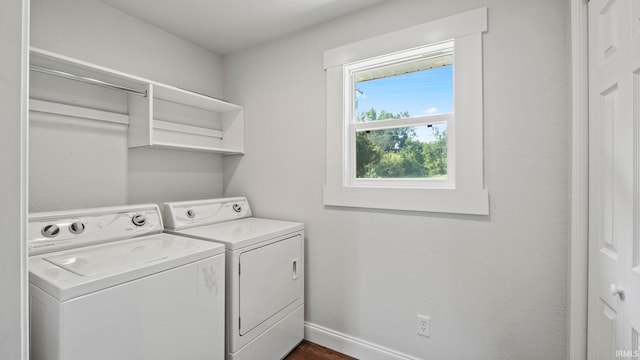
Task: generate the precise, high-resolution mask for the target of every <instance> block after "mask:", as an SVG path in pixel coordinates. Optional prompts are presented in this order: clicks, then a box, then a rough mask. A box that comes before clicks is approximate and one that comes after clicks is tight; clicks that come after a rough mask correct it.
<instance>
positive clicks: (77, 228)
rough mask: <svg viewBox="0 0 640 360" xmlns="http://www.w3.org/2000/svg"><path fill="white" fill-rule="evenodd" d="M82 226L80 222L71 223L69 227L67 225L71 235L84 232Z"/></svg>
mask: <svg viewBox="0 0 640 360" xmlns="http://www.w3.org/2000/svg"><path fill="white" fill-rule="evenodd" d="M84 228H85V226H84V224H83V223H82V222H81V221H76V222H74V223H71V225H69V231H70V232H71V233H72V234H82V233H83V232H84Z"/></svg>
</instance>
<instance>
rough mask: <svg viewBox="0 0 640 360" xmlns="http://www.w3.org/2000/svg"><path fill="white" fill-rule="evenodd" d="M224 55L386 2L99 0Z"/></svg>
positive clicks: (361, 0) (372, 0)
mask: <svg viewBox="0 0 640 360" xmlns="http://www.w3.org/2000/svg"><path fill="white" fill-rule="evenodd" d="M100 1H101V2H103V3H105V4H107V5H109V6H111V7H113V8H116V9H118V10H121V11H123V12H125V13H127V14H130V15H132V16H134V17H136V18H138V19H140V20H142V21H144V22H146V23H149V24H151V25H153V26H156V27H158V28H161V29H163V30H165V31H167V32H169V33H172V34H174V35H176V36H178V37H180V38H183V39H185V40H188V41H190V42H193V43H195V44H197V45H199V46H201V47H203V48H205V49H208V50H210V51H212V52H214V53H217V54H220V55H225V54H229V53H232V52H234V51H238V50H241V49H244V48H247V47H250V46H253V45H256V44H260V43H263V42H266V41H269V40H272V39H275V38H278V37H281V36H284V35H287V34H291V33H294V32H296V31H299V30H301V29H304V28H308V27H310V26H313V25H316V24H319V23H322V22H326V21H329V20H332V19H335V18H338V17H341V16H343V15H346V14H349V13H352V12H354V11H357V10H360V9H363V8H366V7H369V6H371V5H374V4H377V3H381V2H383V1H386V0H180V1H175V0H135V1H131V0H100Z"/></svg>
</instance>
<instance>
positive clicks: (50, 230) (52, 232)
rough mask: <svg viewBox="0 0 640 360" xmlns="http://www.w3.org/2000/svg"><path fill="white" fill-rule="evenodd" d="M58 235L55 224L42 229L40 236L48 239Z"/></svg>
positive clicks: (57, 227)
mask: <svg viewBox="0 0 640 360" xmlns="http://www.w3.org/2000/svg"><path fill="white" fill-rule="evenodd" d="M59 233H60V227H59V226H58V225H56V224H51V225H46V226H45V227H43V228H42V235H44V236H45V237H48V238H52V237H56V236H58V234H59Z"/></svg>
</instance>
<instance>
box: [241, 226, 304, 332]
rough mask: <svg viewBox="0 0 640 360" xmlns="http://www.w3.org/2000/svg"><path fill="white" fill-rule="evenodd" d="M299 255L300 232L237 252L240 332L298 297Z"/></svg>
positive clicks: (300, 285)
mask: <svg viewBox="0 0 640 360" xmlns="http://www.w3.org/2000/svg"><path fill="white" fill-rule="evenodd" d="M302 256H303V254H302V237H301V236H300V235H296V236H294V237H291V238H288V239H285V240H281V241H278V242H276V243H272V244H268V245H265V246H262V247H259V248H256V249H253V250H250V251H247V252H244V253H242V254H241V255H240V314H239V315H240V335H245V334H246V333H248V332H249V331H251V330H252V329H253V328H255V327H256V326H258V325H260V324H261V323H262V322H264V321H266V320H267V319H269V318H270V317H271V316H273V315H275V314H276V313H277V312H278V311H280V310H282V309H284V308H285V307H286V306H287V305H289V304H291V303H293V302H294V301H296V300H297V299H299V298H300V296H301V294H302V276H301V275H302V266H303V264H302V261H301V260H302Z"/></svg>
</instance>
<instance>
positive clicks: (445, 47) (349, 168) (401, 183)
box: [343, 39, 455, 189]
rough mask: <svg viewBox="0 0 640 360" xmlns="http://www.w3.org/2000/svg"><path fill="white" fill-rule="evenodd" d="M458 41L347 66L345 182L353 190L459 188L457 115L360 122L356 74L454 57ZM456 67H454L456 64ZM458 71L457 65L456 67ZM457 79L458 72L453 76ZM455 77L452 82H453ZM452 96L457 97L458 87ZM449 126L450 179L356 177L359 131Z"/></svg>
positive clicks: (345, 78) (448, 164)
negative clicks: (442, 55) (440, 56)
mask: <svg viewBox="0 0 640 360" xmlns="http://www.w3.org/2000/svg"><path fill="white" fill-rule="evenodd" d="M454 49H455V40H453V39H450V40H447V41H443V42H440V43H437V44H430V45H427V46H420V47H417V48H413V49H408V50H403V51H399V52H395V53H391V54H385V55H382V56H379V57H375V58H372V59H365V60H364V61H357V62H353V63H350V64H345V65H344V70H343V75H344V79H343V84H344V104H345V105H344V114H343V117H344V122H345V132H346V134H347V136H348V140H347V141H348V143H349V145H348V146H347V154H345V157H346V159H347V160H346V161H345V163H344V166H345V169H344V175H345V179H344V183H345V184H346V185H347V186H351V187H387V188H397V187H407V188H417V189H420V188H427V189H438V188H442V189H452V188H455V112H451V113H440V114H433V115H422V116H410V117H407V118H399V119H388V120H376V121H369V122H357V121H356V113H355V104H354V103H355V100H354V99H355V93H356V89H355V84H356V83H355V81H354V73H357V72H360V71H366V70H371V69H378V68H383V67H385V66H389V65H390V64H402V63H409V62H412V61H415V60H416V59H419V58H421V57H425V56H429V55H431V54H433V55H435V54H437V53H443V52H444V53H452V54H454V57H455V53H454ZM452 65H453V64H452ZM454 68H455V66H454ZM453 78H455V73H454V75H453ZM453 78H452V81H453ZM452 96H455V88H454V89H453V94H452ZM439 123H445V124H447V178H446V179H433V178H358V177H357V176H356V162H357V160H356V134H357V132H358V131H366V130H384V129H397V128H407V127H413V126H426V125H433V124H439Z"/></svg>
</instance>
